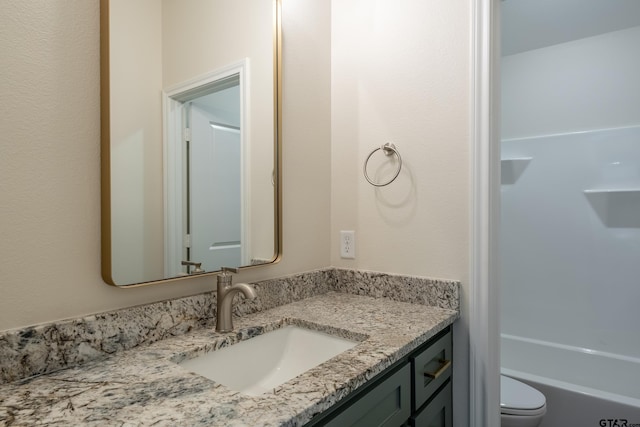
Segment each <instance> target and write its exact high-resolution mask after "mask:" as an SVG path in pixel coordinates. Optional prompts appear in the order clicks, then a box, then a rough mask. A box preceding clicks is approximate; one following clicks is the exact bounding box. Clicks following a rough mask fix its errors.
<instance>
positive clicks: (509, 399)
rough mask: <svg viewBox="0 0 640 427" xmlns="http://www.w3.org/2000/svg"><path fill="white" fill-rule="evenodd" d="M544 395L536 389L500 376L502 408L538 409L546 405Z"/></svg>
mask: <svg viewBox="0 0 640 427" xmlns="http://www.w3.org/2000/svg"><path fill="white" fill-rule="evenodd" d="M545 403H546V399H545V397H544V394H542V393H540V392H539V391H538V390H536V389H535V388H533V387H531V386H529V385H527V384H525V383H522V382H520V381H516V380H514V379H513V378H509V377H505V376H504V375H500V407H501V408H511V409H538V408H541V407H543V406H544V405H545Z"/></svg>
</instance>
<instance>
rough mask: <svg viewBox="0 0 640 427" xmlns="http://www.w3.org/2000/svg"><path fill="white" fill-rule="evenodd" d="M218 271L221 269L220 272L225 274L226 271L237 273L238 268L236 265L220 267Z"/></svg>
mask: <svg viewBox="0 0 640 427" xmlns="http://www.w3.org/2000/svg"><path fill="white" fill-rule="evenodd" d="M220 271H222V274H223V275H224V276H226V275H227V273H235V274H238V273H239V272H240V269H239V268H238V267H220Z"/></svg>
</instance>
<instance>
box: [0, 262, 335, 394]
mask: <svg viewBox="0 0 640 427" xmlns="http://www.w3.org/2000/svg"><path fill="white" fill-rule="evenodd" d="M334 281H335V279H334V277H333V271H332V270H330V269H327V270H318V271H312V272H308V273H301V274H297V275H295V276H290V277H284V278H279V279H273V280H265V281H262V282H257V283H253V286H254V288H255V289H256V292H257V294H258V298H256V299H255V300H253V301H248V300H243V299H241V297H236V300H235V301H234V314H236V315H245V314H249V313H256V312H258V311H262V310H268V309H270V308H273V307H277V306H279V305H283V304H288V303H290V302H293V301H299V300H301V299H304V298H308V297H310V296H313V295H319V294H323V293H326V292H327V291H328V290H329V289H332V288H333V287H334ZM211 288H212V289H214V288H215V277H212V278H211ZM123 292H126V291H123ZM215 317H216V295H215V292H207V293H204V294H200V295H195V296H190V297H185V298H178V299H174V300H169V301H163V302H158V303H153V304H147V305H142V306H138V307H131V308H126V309H122V310H117V311H112V312H107V313H101V314H96V315H92V316H86V317H83V318H79V319H72V320H65V321H60V322H54V323H47V324H43V325H38V326H35V327H30V328H25V329H20V330H10V331H4V332H0V384H3V383H6V382H9V381H15V380H18V379H22V378H27V377H30V376H32V375H39V374H44V373H49V372H54V371H57V370H59V369H63V368H67V367H71V366H76V365H80V364H83V363H86V362H88V361H91V360H96V359H102V358H105V357H107V356H109V355H111V354H114V353H116V352H118V351H122V350H127V349H130V348H134V347H137V346H140V345H147V344H150V343H153V342H156V341H158V340H162V339H165V338H167V337H172V336H178V335H182V334H184V333H186V332H189V331H191V330H193V329H198V328H203V327H213V326H214V325H215Z"/></svg>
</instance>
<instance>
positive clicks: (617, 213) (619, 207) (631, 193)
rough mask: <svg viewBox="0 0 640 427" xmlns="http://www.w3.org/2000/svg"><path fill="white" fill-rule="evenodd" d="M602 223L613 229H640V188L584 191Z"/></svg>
mask: <svg viewBox="0 0 640 427" xmlns="http://www.w3.org/2000/svg"><path fill="white" fill-rule="evenodd" d="M584 195H585V196H586V197H587V199H588V200H589V203H590V204H591V207H592V208H593V209H594V210H595V212H596V213H597V214H598V217H599V218H600V220H601V221H602V223H603V224H604V225H605V226H607V227H611V228H640V215H639V213H640V187H636V188H593V189H588V190H584Z"/></svg>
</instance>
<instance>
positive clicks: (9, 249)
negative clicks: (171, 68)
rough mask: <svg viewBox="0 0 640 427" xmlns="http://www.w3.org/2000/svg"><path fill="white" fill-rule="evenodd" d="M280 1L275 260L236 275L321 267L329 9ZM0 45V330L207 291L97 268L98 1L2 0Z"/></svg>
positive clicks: (207, 282) (206, 283) (325, 228)
mask: <svg viewBox="0 0 640 427" xmlns="http://www.w3.org/2000/svg"><path fill="white" fill-rule="evenodd" d="M290 3H291V4H290V5H289V4H288V3H287V0H285V7H284V10H283V14H284V24H283V25H284V31H285V33H286V34H288V36H287V39H286V40H285V42H284V58H285V60H284V84H285V89H284V115H285V120H284V130H283V136H284V145H285V154H284V156H283V162H284V176H285V182H284V202H283V204H284V206H283V208H284V251H285V257H284V258H283V261H282V262H281V263H280V264H278V265H276V266H269V267H264V268H259V269H255V270H251V271H249V272H246V273H242V274H241V275H239V276H240V277H239V278H238V280H247V281H251V280H260V279H265V278H271V277H277V276H282V275H285V274H290V273H295V272H300V271H306V270H311V269H315V268H320V267H326V266H328V265H329V264H330V261H329V259H330V255H329V253H330V252H329V251H330V250H329V241H328V236H329V229H330V225H329V224H330V210H329V209H330V143H329V139H330V101H329V100H330V10H329V5H328V3H327V2H326V1H324V0H296V1H291V2H290ZM310 35H312V38H313V40H314V49H309V48H308V42H309V37H310ZM0 52H2V54H3V58H2V70H3V71H2V74H1V75H0V98H1V99H3V100H11V102H3V103H2V106H1V107H0V109H1V110H0V112H1V113H2V114H1V115H0V117H2V119H0V120H1V121H0V198H1V202H0V218H1V222H0V292H2V298H0V330H4V329H10V328H15V327H22V326H27V325H32V324H37V323H41V322H45V321H52V320H57V319H62V318H69V317H77V316H80V315H84V314H89V313H95V312H101V311H106V310H112V309H117V308H122V307H127V306H132V305H137V304H142V303H147V302H152V301H157V300H162V299H166V298H173V297H178V296H184V295H190V294H195V293H199V292H202V291H206V290H210V289H213V288H214V285H215V279H214V278H213V277H202V278H197V279H193V280H189V281H186V282H176V283H170V284H166V285H158V286H152V287H145V288H136V289H128V290H122V289H117V288H113V287H110V286H107V285H106V284H104V282H103V281H102V279H101V277H100V153H99V149H100V106H99V101H100V96H99V81H100V80H99V79H100V75H99V73H100V72H99V64H100V57H99V2H98V0H92V1H88V0H50V1H39V0H22V1H11V2H4V3H3V13H2V14H0Z"/></svg>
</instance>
